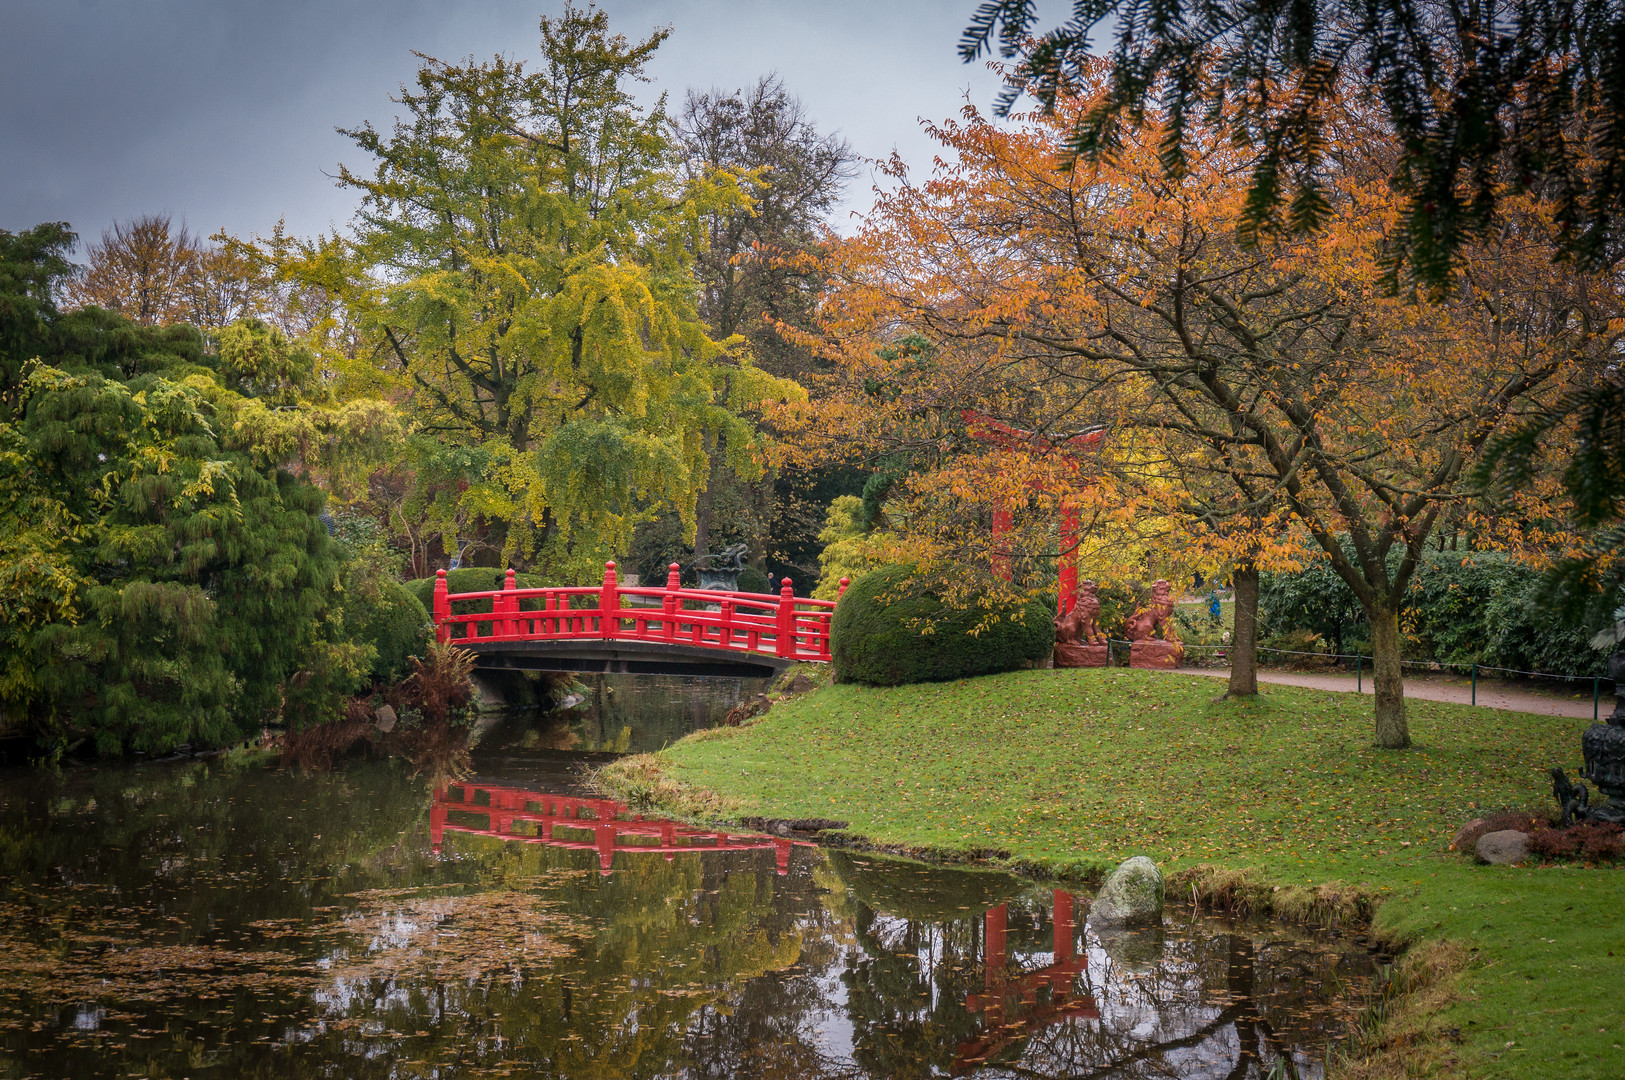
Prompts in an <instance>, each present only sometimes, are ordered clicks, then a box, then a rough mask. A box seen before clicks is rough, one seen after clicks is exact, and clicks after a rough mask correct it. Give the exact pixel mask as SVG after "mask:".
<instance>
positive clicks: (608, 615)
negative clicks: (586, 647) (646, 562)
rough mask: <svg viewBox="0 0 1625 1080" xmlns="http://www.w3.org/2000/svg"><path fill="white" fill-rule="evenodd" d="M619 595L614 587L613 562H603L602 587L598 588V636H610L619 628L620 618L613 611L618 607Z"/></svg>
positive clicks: (619, 602) (619, 604)
mask: <svg viewBox="0 0 1625 1080" xmlns="http://www.w3.org/2000/svg"><path fill="white" fill-rule="evenodd" d="M620 606H621V597H620V593H619V592H618V591H617V589H616V587H615V564H614V563H613V562H607V563H605V564H604V587H603V588H602V589H599V590H598V636H599V637H603V638H612V637H614V636H615V635H616V634H617V633H618V632H619V630H620V619H619V617H618V616H616V615H615V612H616V611H618V610H619V609H620Z"/></svg>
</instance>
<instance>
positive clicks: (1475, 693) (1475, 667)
mask: <svg viewBox="0 0 1625 1080" xmlns="http://www.w3.org/2000/svg"><path fill="white" fill-rule="evenodd" d="M1473 704H1474V705H1477V704H1478V663H1477V662H1476V661H1475V662H1474V663H1473Z"/></svg>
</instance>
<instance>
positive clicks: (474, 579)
mask: <svg viewBox="0 0 1625 1080" xmlns="http://www.w3.org/2000/svg"><path fill="white" fill-rule="evenodd" d="M507 574H508V572H507V571H506V570H497V569H495V568H493V567H490V566H465V567H463V568H462V569H461V570H450V571H447V573H446V591H447V592H453V593H460V592H488V591H490V590H492V589H500V588H502V586H503V585H504V583H505V582H506V581H507ZM434 581H435V579H434V578H433V577H425V578H417V579H415V580H413V581H408V582H407V583H406V588H407V589H408V590H409V591H410V592H411V593H412V595H413V596H416V597H417V598H418V601H419V602H420V603H421V604H422V605H423V607H424V609H425V610H427V611H429V612H431V613H432V612H433V611H434ZM513 583H514V584H515V585H516V586H518V587H519V588H521V589H545V588H547V587H548V586H549V585H551V584H552V582H550V581H548V580H547V579H546V578H544V577H542V576H541V575H540V574H515V575H514V576H513ZM520 606H521V607H523V608H525V609H527V610H530V609H534V608H537V607H539V606H540V605H538V604H536V603H535V602H534V601H526V602H524V603H522V604H521V605H520ZM489 610H491V605H490V604H489V603H485V604H482V603H479V602H476V601H473V600H465V601H463V602H461V603H457V604H453V605H452V608H451V613H452V614H453V615H472V614H474V613H475V612H476V611H489Z"/></svg>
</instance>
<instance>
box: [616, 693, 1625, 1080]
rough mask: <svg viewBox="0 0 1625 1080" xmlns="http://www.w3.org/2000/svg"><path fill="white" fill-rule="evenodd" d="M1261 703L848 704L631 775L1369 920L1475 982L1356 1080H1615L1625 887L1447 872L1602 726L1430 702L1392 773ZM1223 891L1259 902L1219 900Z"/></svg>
mask: <svg viewBox="0 0 1625 1080" xmlns="http://www.w3.org/2000/svg"><path fill="white" fill-rule="evenodd" d="M1262 689H1263V693H1262V694H1260V695H1259V697H1258V698H1257V699H1256V700H1253V701H1245V700H1241V701H1237V700H1221V701H1214V700H1213V696H1214V687H1213V684H1212V683H1211V682H1209V681H1207V680H1204V679H1201V678H1199V677H1194V676H1183V675H1178V674H1175V673H1160V672H1141V671H1130V670H1123V669H1117V668H1113V669H1099V670H1071V671H1021V672H1012V673H1009V674H1005V675H998V676H994V677H991V678H987V679H977V680H974V681H966V682H958V683H935V684H926V685H918V686H903V687H895V688H885V689H873V688H867V687H861V686H852V685H835V686H832V687H830V688H828V689H825V690H820V691H817V692H816V693H812V694H807V695H804V696H802V697H798V698H795V699H792V700H790V701H786V702H781V703H780V704H778V705H776V706H775V707H774V708H773V710H772V711H771V712H769V713H768V714H767V715H766V717H765V718H764V719H763V720H761V721H759V722H757V723H755V724H752V725H750V726H748V727H742V728H732V729H723V730H721V731H720V733H707V737H706V738H703V739H689V740H685V741H683V742H680V743H678V744H676V745H675V746H673V747H671V748H670V749H668V750H666V751H664V752H662V754H660V755H658V756H656V757H653V758H641V759H635V760H634V761H632V762H628V763H626V765H627V767H628V768H632V769H637V770H641V772H640V775H644V776H645V779H646V782H655V783H656V786H659V787H660V789H661V790H663V791H664V790H682V789H683V786H685V785H686V790H687V791H689V792H690V793H691V794H690V796H689V801H690V805H705V804H707V803H709V805H714V806H729V807H737V808H738V812H739V813H740V814H745V815H754V814H759V815H762V816H765V817H774V818H814V817H822V818H837V819H842V820H846V821H849V822H850V832H851V833H852V834H855V835H857V836H859V837H864V838H867V839H869V840H871V841H873V842H876V843H878V844H882V845H887V846H895V847H899V848H903V849H908V850H913V851H936V852H939V853H943V854H945V855H957V856H963V855H966V854H969V853H974V852H986V851H990V850H991V851H998V852H1004V853H1007V854H1008V856H1009V859H1010V860H1011V862H1013V863H1029V864H1033V865H1037V866H1042V867H1045V868H1048V869H1052V870H1056V871H1060V872H1068V873H1098V872H1100V871H1102V870H1104V869H1106V868H1109V867H1111V866H1114V865H1116V863H1118V862H1119V861H1121V860H1122V859H1125V858H1127V857H1128V856H1130V855H1148V856H1150V857H1151V858H1152V859H1154V860H1156V861H1157V862H1158V863H1159V864H1160V865H1161V866H1162V867H1163V868H1164V869H1165V870H1168V871H1172V872H1174V873H1176V874H1179V875H1181V878H1180V880H1181V881H1183V882H1184V883H1185V884H1184V885H1183V888H1184V889H1185V890H1191V888H1192V884H1193V883H1198V884H1200V889H1199V890H1197V891H1214V892H1217V891H1228V892H1229V893H1232V894H1234V895H1235V896H1247V897H1252V903H1251V907H1252V909H1253V910H1258V909H1259V908H1260V907H1261V906H1262V904H1263V903H1267V902H1269V901H1270V899H1271V898H1284V897H1295V898H1296V900H1295V903H1296V905H1297V907H1298V908H1300V909H1303V908H1307V909H1326V910H1333V909H1336V908H1337V907H1339V906H1347V900H1346V898H1348V897H1351V896H1352V897H1359V898H1361V899H1360V901H1359V903H1358V904H1357V905H1355V906H1358V907H1359V908H1361V909H1364V908H1366V907H1367V906H1368V904H1370V903H1375V904H1376V905H1377V928H1378V931H1379V932H1380V934H1381V935H1382V936H1383V937H1385V938H1387V939H1389V940H1394V941H1410V942H1417V943H1420V944H1421V945H1423V946H1424V947H1423V948H1421V949H1417V950H1412V953H1411V954H1410V955H1411V956H1413V957H1414V963H1415V964H1420V965H1423V966H1425V964H1426V962H1429V961H1428V960H1427V958H1428V957H1432V956H1436V955H1444V954H1443V953H1440V952H1439V951H1438V950H1440V949H1443V950H1446V951H1448V952H1449V954H1450V955H1451V956H1454V957H1459V958H1463V962H1464V963H1465V965H1466V966H1465V970H1464V972H1463V973H1462V974H1461V975H1460V976H1459V977H1455V976H1450V977H1449V978H1444V979H1442V980H1441V981H1437V982H1436V983H1435V984H1433V986H1432V989H1430V990H1429V991H1428V992H1427V994H1425V995H1420V996H1418V997H1417V998H1416V999H1415V1000H1416V1002H1417V1004H1416V1005H1415V1006H1414V1008H1415V1009H1417V1010H1421V1011H1422V1012H1423V1013H1425V1014H1426V1015H1425V1016H1419V1015H1417V1014H1416V1013H1414V1012H1413V1013H1412V1014H1411V1015H1410V1016H1409V1017H1407V1018H1405V1020H1404V1023H1403V1024H1401V1023H1399V1021H1398V1019H1397V1018H1396V1019H1395V1020H1394V1022H1393V1024H1391V1025H1389V1026H1385V1028H1384V1031H1385V1032H1390V1033H1391V1035H1392V1037H1393V1038H1395V1039H1400V1040H1401V1041H1403V1040H1407V1039H1411V1040H1415V1039H1421V1036H1417V1035H1414V1034H1407V1033H1406V1029H1405V1024H1411V1023H1417V1022H1420V1021H1422V1020H1425V1021H1426V1023H1427V1025H1428V1027H1429V1030H1431V1031H1432V1032H1433V1033H1434V1034H1435V1035H1436V1036H1437V1038H1432V1037H1431V1036H1430V1037H1429V1038H1432V1041H1431V1042H1427V1040H1425V1039H1424V1040H1422V1042H1427V1045H1428V1047H1429V1050H1428V1053H1427V1054H1418V1053H1416V1051H1418V1050H1419V1049H1420V1048H1421V1045H1422V1042H1418V1041H1411V1042H1408V1043H1406V1045H1399V1044H1397V1043H1396V1046H1395V1050H1394V1053H1395V1054H1396V1055H1397V1056H1395V1057H1394V1058H1392V1059H1391V1060H1389V1061H1388V1062H1387V1064H1385V1065H1384V1066H1383V1068H1384V1069H1386V1068H1388V1067H1389V1066H1392V1067H1393V1068H1394V1070H1396V1071H1380V1070H1379V1071H1377V1072H1370V1071H1365V1072H1361V1071H1360V1070H1359V1069H1356V1070H1355V1072H1354V1074H1355V1075H1371V1076H1377V1075H1382V1076H1390V1075H1399V1076H1404V1075H1430V1076H1431V1075H1460V1074H1462V1073H1466V1074H1468V1075H1472V1076H1474V1077H1505V1078H1512V1077H1527V1076H1546V1075H1552V1076H1556V1075H1561V1076H1565V1077H1583V1078H1596V1080H1604V1078H1607V1080H1613V1078H1614V1077H1616V1076H1617V1075H1618V1063H1619V1062H1620V1061H1621V1060H1625V1057H1622V1053H1621V1046H1620V1045H1619V1044H1621V1043H1622V1042H1625V1040H1622V1039H1621V1036H1620V1034H1619V1032H1620V1031H1622V1030H1625V1006H1622V1005H1621V1003H1620V1002H1619V1000H1618V997H1617V995H1614V994H1612V991H1611V989H1609V988H1611V987H1614V986H1617V985H1619V983H1620V981H1621V979H1622V977H1625V940H1622V939H1621V937H1620V933H1619V930H1618V925H1619V924H1618V912H1617V908H1618V899H1617V898H1618V897H1619V896H1620V895H1621V891H1622V889H1625V867H1620V866H1617V865H1616V866H1598V867H1584V866H1578V865H1575V864H1571V863H1562V864H1556V865H1548V866H1525V867H1489V866H1478V865H1474V864H1473V863H1472V862H1470V861H1469V860H1468V859H1467V858H1465V857H1464V856H1462V855H1460V854H1458V853H1456V852H1451V851H1449V850H1448V846H1449V843H1450V840H1451V837H1452V835H1453V833H1454V831H1455V830H1456V829H1457V828H1458V827H1459V826H1460V825H1461V824H1462V823H1463V822H1465V821H1467V820H1468V819H1470V818H1473V817H1476V816H1480V815H1481V814H1482V813H1484V812H1488V811H1494V810H1497V809H1501V808H1517V807H1534V808H1537V810H1540V809H1543V808H1544V807H1545V806H1546V805H1547V804H1548V802H1549V800H1550V781H1549V780H1548V778H1547V776H1546V773H1545V769H1546V768H1547V767H1548V766H1550V765H1554V764H1560V765H1567V766H1570V768H1571V772H1572V771H1573V766H1575V765H1576V764H1577V763H1578V758H1579V733H1580V731H1581V730H1582V729H1583V728H1584V727H1585V726H1586V723H1587V722H1586V721H1583V720H1571V719H1566V718H1559V717H1547V716H1531V715H1525V714H1517V713H1509V712H1499V711H1493V710H1489V709H1474V708H1470V707H1468V706H1463V705H1452V704H1445V703H1442V702H1426V701H1413V702H1411V703H1410V706H1409V710H1410V721H1411V731H1412V735H1413V737H1414V738H1415V740H1416V745H1415V746H1414V747H1413V748H1411V749H1409V750H1405V751H1390V750H1377V749H1374V748H1373V747H1372V746H1371V712H1370V710H1371V703H1370V698H1369V697H1366V698H1361V697H1358V696H1356V695H1354V694H1346V693H1334V692H1328V691H1319V690H1311V689H1304V688H1299V687H1286V686H1267V687H1264V688H1262ZM616 768H619V766H612V767H611V771H613V770H614V769H616ZM650 777H654V780H653V781H650V780H649V778H650ZM610 779H611V783H613V778H612V777H611V778H610ZM1215 867H1217V868H1221V869H1219V870H1214V869H1213V868H1215ZM1227 873H1228V874H1231V875H1234V874H1236V873H1244V875H1245V880H1243V879H1242V878H1237V879H1236V880H1237V881H1241V882H1242V884H1241V885H1237V884H1234V883H1232V885H1227V886H1225V889H1224V890H1219V889H1217V888H1216V887H1215V886H1214V885H1213V882H1215V881H1217V880H1219V878H1221V877H1223V876H1224V875H1225V874H1227ZM1261 882H1268V883H1269V884H1268V885H1262V884H1260V883H1261ZM1247 883H1251V884H1247ZM1243 885H1245V886H1246V887H1245V888H1244V887H1243ZM1277 886H1278V887H1279V890H1278V891H1276V887H1277ZM1321 894H1324V895H1321ZM1407 962H1408V963H1411V961H1407ZM1418 985H1420V984H1418ZM1452 1031H1459V1033H1460V1036H1459V1037H1460V1039H1461V1040H1463V1041H1462V1043H1461V1044H1460V1045H1457V1044H1456V1043H1455V1042H1454V1036H1451V1035H1448V1034H1447V1033H1449V1032H1452ZM1384 1037H1388V1036H1384ZM1407 1045H1408V1046H1409V1049H1408V1050H1407V1049H1406V1046H1407Z"/></svg>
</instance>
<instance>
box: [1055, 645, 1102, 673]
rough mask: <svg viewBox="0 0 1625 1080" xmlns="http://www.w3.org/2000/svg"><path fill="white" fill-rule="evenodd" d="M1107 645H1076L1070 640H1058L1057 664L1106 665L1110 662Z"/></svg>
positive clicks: (1065, 665) (1059, 666) (1079, 665)
mask: <svg viewBox="0 0 1625 1080" xmlns="http://www.w3.org/2000/svg"><path fill="white" fill-rule="evenodd" d="M1106 650H1107V646H1105V645H1074V644H1071V643H1069V642H1064V641H1057V642H1056V643H1055V666H1056V667H1058V668H1062V667H1105V666H1107V664H1108V662H1109V661H1108V657H1107V653H1106Z"/></svg>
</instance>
